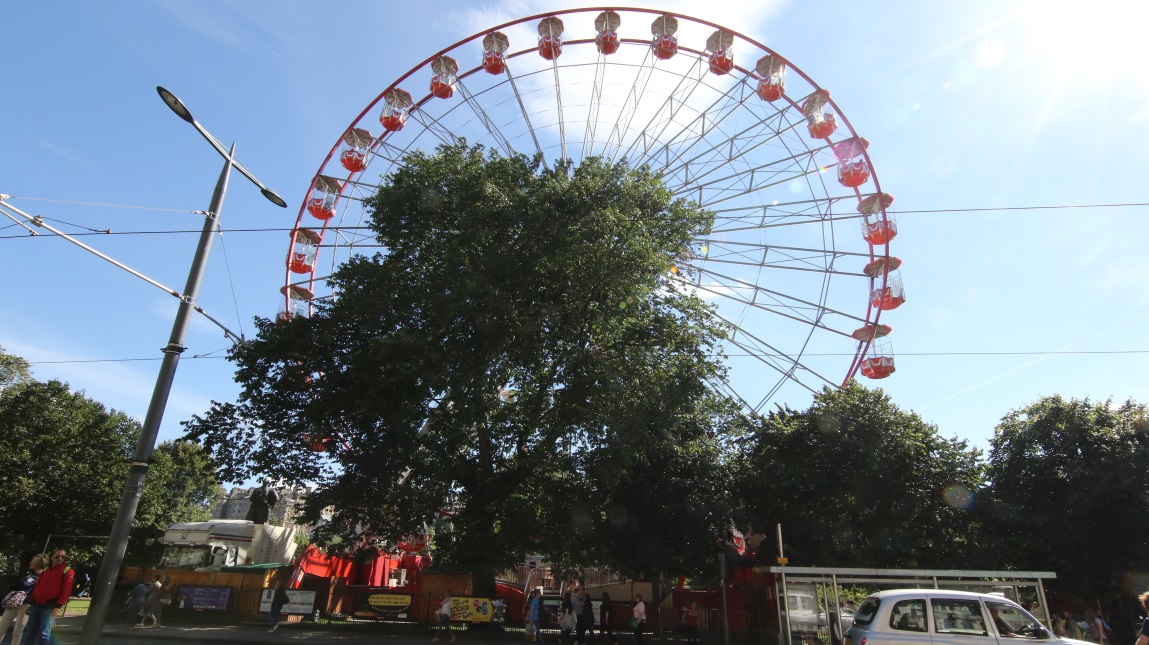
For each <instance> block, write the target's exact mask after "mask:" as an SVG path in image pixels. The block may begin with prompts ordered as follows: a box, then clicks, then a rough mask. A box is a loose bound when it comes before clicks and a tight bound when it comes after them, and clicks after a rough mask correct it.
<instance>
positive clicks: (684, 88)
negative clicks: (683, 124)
mask: <svg viewBox="0 0 1149 645" xmlns="http://www.w3.org/2000/svg"><path fill="white" fill-rule="evenodd" d="M705 71H706V67H705V66H704V65H703V64H702V59H701V58H699V59H697V60H696V61H695V62H694V65H693V67H692V68H691V69H690V70H689V71H687V73H685V74H683V75H682V76H681V77H680V78H679V79H678V85H676V86H675V87H674V89H673V90H671V92H670V94H667V95H666V100H664V101H663V102H662V104H661V105H660V106H658V108H657V109H655V111H654V113H653V114H652V115H651V117H650V120H649V121H648V122H647V123H646V125H645V126H644V127H643V128H642V129H641V130H639V132H640V133H641V136H638V137H635V138H634V139H633V140H632V141H631V142H630V146H629V147H627V149H626V152H625V153H623V155H622V156H623V157H628V158H629V157H630V153H631V151H632V150H634V147H635V145H636V144H638V143H639V142H640V141H642V142H643V144H644V145H643V151H642V153H643V154H644V155H645V154H647V153H648V152H650V148H651V146H653V145H654V143H653V142H654V141H656V140H657V136H656V135H648V134H647V133H648V132H652V131H653V130H654V129H655V128H656V127H657V126H658V125H661V126H662V127H661V128H660V129H659V135H661V133H662V132H665V131H666V127H667V126H668V125H670V124H671V123H672V122H673V121H674V117H675V116H676V115H677V114H678V111H679V110H681V109H682V108H683V107H685V106H686V105H687V100H688V99H689V98H690V97H691V95H692V94H694V91H695V90H697V89H698V88H699V87H700V86H701V85H702V82H701V81H702V75H703V74H704V73H705ZM689 81H693V82H689ZM675 99H678V105H677V107H676V106H675V104H674V103H675ZM664 113H665V116H662V117H661V120H660V115H663V114H664Z"/></svg>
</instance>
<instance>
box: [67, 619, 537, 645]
mask: <svg viewBox="0 0 1149 645" xmlns="http://www.w3.org/2000/svg"><path fill="white" fill-rule="evenodd" d="M83 621H84V617H83V616H67V617H64V618H61V619H60V620H59V622H58V623H57V625H56V629H55V631H54V632H53V636H54V637H55V640H56V642H57V643H58V645H75V644H76V643H78V642H79V640H80V631H81V629H82V628H83ZM383 629H385V628H380V627H378V626H370V625H368V626H362V627H360V626H346V627H344V626H336V627H332V628H317V627H315V626H314V625H305V624H300V623H295V624H284V625H282V626H280V627H279V629H277V630H276V631H275V632H274V633H268V631H267V627H266V626H264V625H259V624H257V623H249V624H243V625H204V624H200V625H172V626H164V627H159V628H155V629H131V628H130V626H128V625H125V624H118V623H113V624H110V625H108V626H106V627H105V628H104V633H103V635H102V636H101V637H100V643H101V645H118V644H124V645H160V644H161V643H163V644H169V645H170V644H171V643H180V644H181V645H183V644H186V645H221V644H222V643H248V644H252V645H262V644H264V643H307V645H428V644H429V643H430V641H431V636H432V633H431V631H430V630H429V629H425V628H417V629H414V630H407V631H404V632H402V633H393V632H387V631H383ZM455 633H456V634H457V635H458V640H457V641H455V645H524V643H523V636H522V633H516V632H510V633H501V632H467V631H457V632H455ZM557 643H558V641H557V639H554V638H551V639H548V641H547V642H545V643H544V645H557Z"/></svg>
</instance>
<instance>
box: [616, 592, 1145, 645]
mask: <svg viewBox="0 0 1149 645" xmlns="http://www.w3.org/2000/svg"><path fill="white" fill-rule="evenodd" d="M613 618H614V609H613V608H611V606H610V594H609V593H606V592H603V594H602V602H601V603H599V606H598V640H599V642H601V641H602V637H603V636H607V637H608V638H607V641H606V645H618V638H616V637H615V635H614V626H613V625H611V622H613ZM1146 645H1149V643H1147V644H1146Z"/></svg>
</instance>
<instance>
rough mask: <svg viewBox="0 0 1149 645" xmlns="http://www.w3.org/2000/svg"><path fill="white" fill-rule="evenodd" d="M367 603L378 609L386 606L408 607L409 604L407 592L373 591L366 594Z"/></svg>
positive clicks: (409, 599)
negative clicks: (368, 594)
mask: <svg viewBox="0 0 1149 645" xmlns="http://www.w3.org/2000/svg"><path fill="white" fill-rule="evenodd" d="M367 604H368V605H371V606H372V607H378V608H380V609H384V608H388V607H392V608H393V607H408V606H410V605H411V596H410V595H409V594H398V593H373V594H371V595H370V596H367Z"/></svg>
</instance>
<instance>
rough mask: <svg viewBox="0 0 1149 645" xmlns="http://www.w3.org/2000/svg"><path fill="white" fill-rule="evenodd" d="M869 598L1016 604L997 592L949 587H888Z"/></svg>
mask: <svg viewBox="0 0 1149 645" xmlns="http://www.w3.org/2000/svg"><path fill="white" fill-rule="evenodd" d="M867 597H868V598H877V599H879V600H885V599H887V598H911V597H912V598H939V597H945V598H981V599H984V600H993V601H1005V602H1008V603H1010V604H1016V603H1014V602H1013V601H1012V600H1010V599H1009V598H1006V597H1005V596H999V595H996V594H986V593H977V592H973V591H950V590H947V589H886V590H884V591H879V592H878V593H875V594H870V595H869V596H867Z"/></svg>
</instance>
